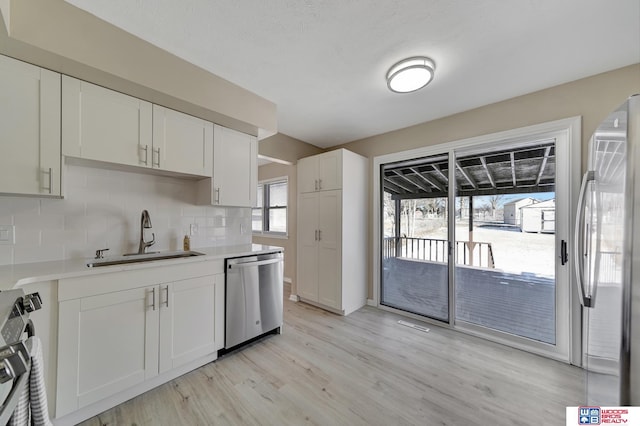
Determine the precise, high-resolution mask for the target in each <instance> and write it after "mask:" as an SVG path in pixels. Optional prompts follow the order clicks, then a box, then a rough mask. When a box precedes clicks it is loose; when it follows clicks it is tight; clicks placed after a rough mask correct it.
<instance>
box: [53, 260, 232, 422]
mask: <svg viewBox="0 0 640 426" xmlns="http://www.w3.org/2000/svg"><path fill="white" fill-rule="evenodd" d="M220 269H221V266H220ZM136 272H139V271H136ZM169 272H170V271H169ZM117 275H119V276H117V277H113V278H114V279H118V280H124V281H125V282H126V281H127V280H128V279H129V278H134V279H135V278H136V277H135V276H134V277H127V276H126V275H127V273H126V272H122V273H118V274H117ZM168 278H169V279H174V277H172V276H171V274H169V275H168ZM92 279H95V280H102V283H103V282H104V281H105V277H103V276H98V277H97V278H92V277H89V278H86V280H85V281H87V282H86V284H87V286H89V287H91V285H92V283H91V280H92ZM121 282H122V281H121ZM102 283H101V282H98V283H97V286H98V287H99V286H100V285H101V284H102ZM75 285H76V286H77V285H78V284H75ZM120 286H121V287H122V284H120ZM224 291H225V290H224V274H223V273H217V274H213V275H206V276H199V277H192V278H187V279H179V280H173V281H171V282H164V283H161V284H157V285H148V286H143V287H137V288H131V289H120V290H118V291H113V292H109V293H104V294H97V295H87V296H83V297H79V298H77V299H70V300H63V301H61V302H60V303H59V322H58V371H57V373H58V374H57V376H58V378H57V392H56V396H57V397H56V417H58V418H59V417H61V416H64V415H67V414H69V413H72V412H74V411H76V410H78V409H81V408H83V407H86V406H88V405H90V404H93V403H95V402H98V401H100V400H103V399H105V398H108V397H111V396H113V395H116V394H118V393H120V392H123V391H126V390H128V389H130V388H132V387H134V386H136V385H139V384H141V383H143V382H145V381H147V380H149V379H152V378H154V377H156V376H158V375H162V374H163V373H167V372H170V371H171V370H173V369H176V368H178V367H181V366H184V365H186V364H188V363H190V362H192V361H196V360H198V359H200V358H202V357H205V356H207V355H210V354H213V353H216V351H217V350H218V349H221V348H222V347H223V346H224ZM61 293H62V292H61Z"/></svg>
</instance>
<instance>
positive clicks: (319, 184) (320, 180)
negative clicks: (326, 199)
mask: <svg viewBox="0 0 640 426" xmlns="http://www.w3.org/2000/svg"><path fill="white" fill-rule="evenodd" d="M318 190H319V191H322V179H318Z"/></svg>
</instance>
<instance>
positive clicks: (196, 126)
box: [151, 105, 213, 176]
mask: <svg viewBox="0 0 640 426" xmlns="http://www.w3.org/2000/svg"><path fill="white" fill-rule="evenodd" d="M151 158H152V162H151V163H152V165H153V167H156V168H160V169H162V170H169V171H172V172H178V173H186V174H191V175H198V176H211V174H212V169H213V123H211V122H209V121H206V120H202V119H200V118H197V117H193V116H191V115H188V114H184V113H182V112H178V111H174V110H172V109H168V108H165V107H162V106H160V105H153V153H152V154H151Z"/></svg>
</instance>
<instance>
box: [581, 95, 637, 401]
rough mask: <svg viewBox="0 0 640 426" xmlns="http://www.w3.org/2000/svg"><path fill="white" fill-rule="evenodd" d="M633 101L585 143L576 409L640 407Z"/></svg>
mask: <svg viewBox="0 0 640 426" xmlns="http://www.w3.org/2000/svg"><path fill="white" fill-rule="evenodd" d="M639 240H640V95H635V96H631V97H630V98H629V99H628V100H627V101H626V102H625V103H624V104H623V105H621V106H620V108H618V109H617V110H616V111H614V112H612V113H611V114H610V115H609V116H608V117H607V118H606V119H605V120H604V121H603V122H602V123H601V124H600V126H598V128H597V130H596V131H595V132H594V134H593V136H592V137H591V141H590V147H589V160H588V169H587V171H586V172H585V174H584V176H583V180H582V186H581V190H580V197H579V202H578V212H577V217H576V230H575V245H574V253H575V265H576V275H577V279H576V282H577V285H578V293H579V296H580V302H581V304H582V309H583V336H582V353H583V359H582V362H583V368H584V369H585V371H586V395H585V400H584V401H583V404H585V405H599V406H618V405H640V394H639V390H640V389H639V385H640V383H639V382H640V369H639V368H640V241H639Z"/></svg>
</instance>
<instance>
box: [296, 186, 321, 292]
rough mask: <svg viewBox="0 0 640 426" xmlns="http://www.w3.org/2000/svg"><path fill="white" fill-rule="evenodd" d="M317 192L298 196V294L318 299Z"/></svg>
mask: <svg viewBox="0 0 640 426" xmlns="http://www.w3.org/2000/svg"><path fill="white" fill-rule="evenodd" d="M318 207H319V206H318V194H317V193H306V194H300V195H299V196H298V295H299V296H300V297H303V298H305V299H307V300H311V301H314V302H317V301H318V215H319V212H318Z"/></svg>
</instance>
